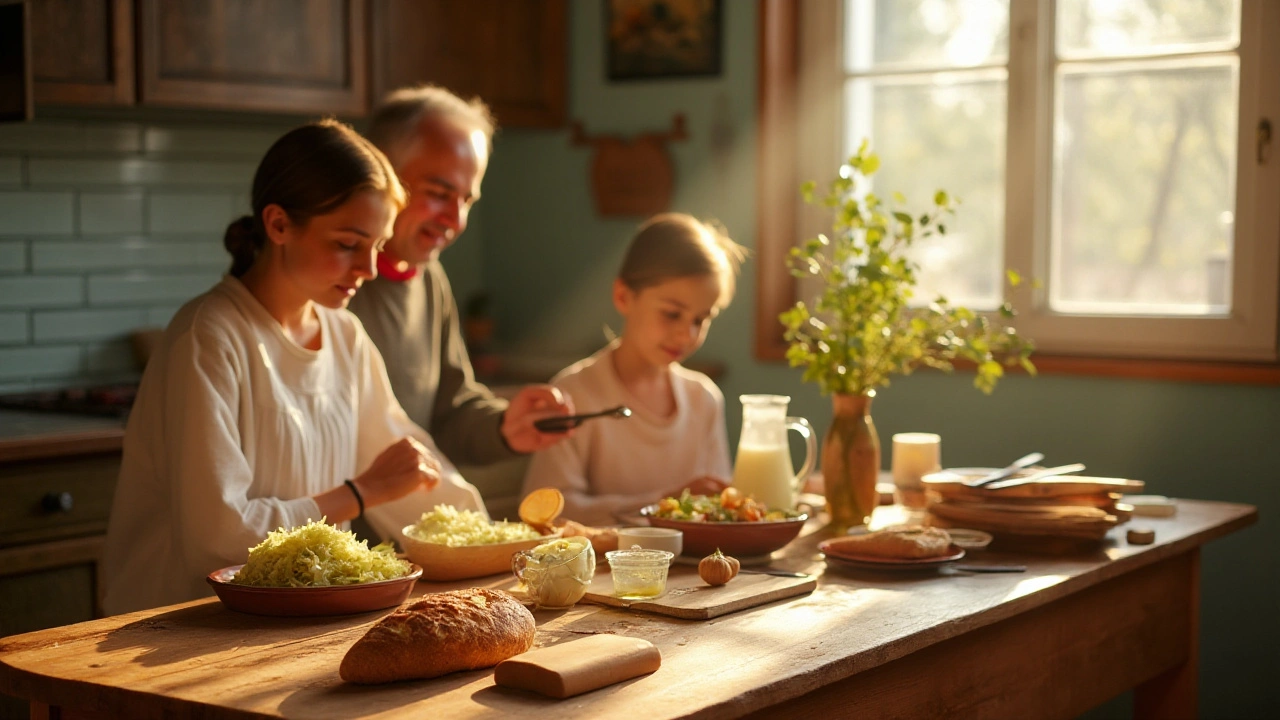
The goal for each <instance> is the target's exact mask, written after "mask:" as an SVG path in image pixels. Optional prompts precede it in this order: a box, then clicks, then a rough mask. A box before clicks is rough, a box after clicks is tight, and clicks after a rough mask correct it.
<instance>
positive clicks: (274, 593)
mask: <svg viewBox="0 0 1280 720" xmlns="http://www.w3.org/2000/svg"><path fill="white" fill-rule="evenodd" d="M241 567H243V566H242V565H232V566H231V567H225V568H222V569H221V570H215V571H213V572H211V573H209V576H208V577H206V578H205V581H206V582H208V583H209V584H210V585H212V586H213V591H214V592H215V593H216V594H217V595H218V599H219V600H221V601H222V604H223V605H226V606H227V607H229V608H231V609H232V610H237V611H239V612H243V613H250V614H252V615H281V616H288V617H311V616H316V615H352V614H355V613H362V612H372V611H374V610H382V609H384V608H389V607H396V606H397V605H399V604H400V603H402V602H404V601H405V598H407V597H409V593H410V592H412V591H413V584H414V583H416V582H418V578H420V577H422V568H420V567H418V566H417V565H411V566H410V572H409V574H408V575H405V576H404V577H401V578H395V579H394V580H379V581H378V582H371V583H362V584H360V585H330V586H328V587H296V588H295V587H286V588H268V587H253V586H250V585H236V584H235V583H233V582H231V578H233V577H235V575H236V571H238V570H239V569H240V568H241Z"/></svg>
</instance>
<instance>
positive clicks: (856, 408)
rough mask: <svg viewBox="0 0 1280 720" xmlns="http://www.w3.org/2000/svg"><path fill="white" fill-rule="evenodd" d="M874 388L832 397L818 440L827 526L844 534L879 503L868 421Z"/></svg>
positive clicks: (875, 449) (876, 442)
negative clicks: (827, 421)
mask: <svg viewBox="0 0 1280 720" xmlns="http://www.w3.org/2000/svg"><path fill="white" fill-rule="evenodd" d="M874 397H875V391H874V390H872V391H869V392H867V393H865V394H862V395H834V396H832V409H833V414H832V417H831V426H830V427H828V428H827V432H826V436H825V437H824V438H823V441H822V483H823V490H824V492H825V493H826V496H827V511H828V512H829V513H830V514H831V526H832V528H833V529H834V530H835V531H836V532H838V533H844V532H845V531H846V530H848V529H849V528H851V527H853V526H855V525H865V524H866V523H868V522H869V521H870V520H871V512H872V511H873V510H875V508H876V505H878V504H879V499H880V495H879V493H878V492H877V491H876V480H877V479H878V477H879V475H880V438H879V436H878V435H877V434H876V426H875V423H874V422H872V420H871V400H872V398H874Z"/></svg>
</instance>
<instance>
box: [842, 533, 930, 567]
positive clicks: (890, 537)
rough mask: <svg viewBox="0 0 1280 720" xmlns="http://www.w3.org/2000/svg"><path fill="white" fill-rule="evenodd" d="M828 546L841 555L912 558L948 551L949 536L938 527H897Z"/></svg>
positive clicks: (850, 538) (850, 537)
mask: <svg viewBox="0 0 1280 720" xmlns="http://www.w3.org/2000/svg"><path fill="white" fill-rule="evenodd" d="M831 547H832V549H833V550H835V551H836V552H838V553H841V554H848V555H859V556H862V557H876V558H893V559H901V560H914V559H919V558H931V557H940V556H943V555H946V554H948V552H949V549H950V548H951V536H950V535H948V534H947V531H946V530H943V529H942V528H935V527H922V526H911V527H898V528H892V529H885V530H878V531H876V532H870V533H867V534H866V535H851V536H849V537H846V538H840V539H839V540H837V541H835V542H834V543H832V544H831Z"/></svg>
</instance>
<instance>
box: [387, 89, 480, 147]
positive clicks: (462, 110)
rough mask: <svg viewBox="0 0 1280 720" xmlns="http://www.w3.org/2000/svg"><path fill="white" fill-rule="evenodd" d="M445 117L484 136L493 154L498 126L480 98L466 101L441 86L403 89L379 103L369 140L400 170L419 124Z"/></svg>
mask: <svg viewBox="0 0 1280 720" xmlns="http://www.w3.org/2000/svg"><path fill="white" fill-rule="evenodd" d="M439 117H446V118H451V119H454V120H457V121H460V122H461V123H463V124H464V125H466V126H467V127H468V128H471V129H474V130H479V131H480V132H482V133H484V136H485V140H486V141H487V145H488V149H489V153H490V154H492V153H493V133H494V130H495V129H496V127H497V126H496V124H495V122H494V119H493V113H492V112H490V110H489V106H488V105H485V103H484V101H483V100H481V99H480V98H471V99H470V100H463V99H462V98H460V97H458V96H457V95H454V94H453V93H452V92H450V91H448V90H446V89H445V88H442V87H440V86H438V85H418V86H416V87H406V88H400V89H399V90H396V91H394V92H392V93H390V94H389V95H387V96H386V97H385V98H383V99H382V102H380V103H378V107H376V108H374V110H373V114H372V117H371V118H370V119H369V132H368V135H369V140H371V141H372V142H373V144H374V145H377V146H378V147H379V148H381V149H382V151H383V152H385V153H386V154H387V157H389V158H390V159H391V163H392V164H393V165H395V166H397V167H399V166H400V165H401V164H402V163H403V162H404V161H405V157H406V156H407V155H408V154H409V150H410V149H411V148H412V147H413V144H414V143H415V142H416V141H417V139H418V125H419V124H420V123H421V122H422V121H423V120H425V119H427V118H439Z"/></svg>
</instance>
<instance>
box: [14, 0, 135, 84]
mask: <svg viewBox="0 0 1280 720" xmlns="http://www.w3.org/2000/svg"><path fill="white" fill-rule="evenodd" d="M31 55H32V58H31V59H32V65H33V72H34V75H35V101H36V103H37V104H40V103H48V104H57V105H132V104H133V103H134V97H135V96H134V84H133V76H134V70H133V4H132V2H130V0H38V1H37V2H33V3H31Z"/></svg>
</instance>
